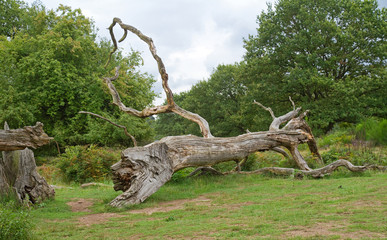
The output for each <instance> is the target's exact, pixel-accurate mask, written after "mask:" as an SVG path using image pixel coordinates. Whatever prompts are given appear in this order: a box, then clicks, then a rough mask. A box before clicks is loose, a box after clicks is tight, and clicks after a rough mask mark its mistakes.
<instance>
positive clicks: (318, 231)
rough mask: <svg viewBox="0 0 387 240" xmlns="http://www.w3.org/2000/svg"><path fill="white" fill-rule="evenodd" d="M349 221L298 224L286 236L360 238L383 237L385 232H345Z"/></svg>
mask: <svg viewBox="0 0 387 240" xmlns="http://www.w3.org/2000/svg"><path fill="white" fill-rule="evenodd" d="M347 225H348V224H347V223H340V224H337V223H335V222H326V223H323V222H320V223H317V224H315V225H313V226H311V227H305V226H298V227H295V229H293V230H290V231H287V232H286V233H285V235H284V237H286V238H288V237H317V236H340V238H349V239H359V238H369V237H371V238H382V237H386V236H385V235H384V234H381V233H375V232H369V231H364V230H359V231H354V232H344V231H345V230H344V229H345V228H346V227H347Z"/></svg>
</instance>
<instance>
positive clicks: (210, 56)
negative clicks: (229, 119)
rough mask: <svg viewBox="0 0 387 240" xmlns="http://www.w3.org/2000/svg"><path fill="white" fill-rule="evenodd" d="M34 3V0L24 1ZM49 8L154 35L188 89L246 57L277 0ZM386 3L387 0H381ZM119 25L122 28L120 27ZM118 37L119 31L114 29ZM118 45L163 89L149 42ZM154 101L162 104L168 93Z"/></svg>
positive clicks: (96, 0) (46, 1)
mask: <svg viewBox="0 0 387 240" xmlns="http://www.w3.org/2000/svg"><path fill="white" fill-rule="evenodd" d="M25 1H26V2H28V3H32V2H33V0H25ZM41 2H42V3H43V5H45V6H46V7H47V8H48V9H56V8H57V7H58V6H59V4H63V5H67V6H71V7H72V8H73V9H75V8H80V9H81V10H82V13H83V14H84V15H85V16H87V17H89V18H91V19H93V20H94V21H95V25H96V27H97V28H98V29H99V31H98V35H99V36H100V37H108V38H109V39H110V37H109V33H108V30H106V28H107V27H108V26H109V25H110V24H111V22H112V19H113V18H114V17H118V18H121V20H122V21H123V22H124V23H125V24H129V25H132V26H134V27H136V28H138V29H139V30H140V31H141V32H143V33H144V34H145V35H147V36H149V37H151V38H152V39H153V41H154V43H155V45H156V48H157V53H158V55H159V56H160V57H161V58H162V59H163V61H164V64H165V66H166V70H167V72H168V74H169V85H170V87H171V89H172V91H173V92H175V93H179V92H181V91H186V90H189V89H190V88H191V86H192V84H194V83H196V82H198V81H200V80H203V79H208V78H209V76H210V74H211V73H212V71H213V70H214V68H216V67H217V66H218V65H219V64H232V63H234V62H238V61H240V60H241V59H242V56H243V54H244V48H243V38H247V37H248V35H249V34H254V35H255V34H256V28H257V27H258V25H257V23H256V18H257V15H258V14H260V13H261V11H262V10H266V9H267V2H271V3H274V2H275V0H41ZM378 2H379V5H380V6H384V7H387V0H379V1H378ZM117 29H118V28H117ZM116 34H117V36H116V37H117V38H120V37H121V32H118V31H117V32H116ZM130 36H131V37H128V38H127V39H126V40H125V41H124V42H123V43H121V44H120V45H119V47H121V48H123V50H124V51H129V50H130V49H131V48H133V49H135V50H139V51H140V52H142V56H143V58H144V66H143V67H142V69H141V70H142V71H146V72H149V73H150V74H152V75H153V76H155V78H156V79H157V80H158V82H157V83H155V86H154V90H155V91H156V92H158V93H161V92H162V91H161V89H162V88H161V82H160V81H161V80H160V77H159V75H158V71H157V65H156V62H155V61H154V60H153V58H152V57H151V55H150V53H149V50H148V48H147V45H146V44H145V43H143V42H141V41H140V40H138V39H137V37H134V36H133V35H130ZM160 96H161V98H159V99H158V100H156V102H155V104H157V105H159V104H162V102H163V100H162V99H163V98H164V94H163V93H162V94H161V95H160Z"/></svg>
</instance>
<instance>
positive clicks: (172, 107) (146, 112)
mask: <svg viewBox="0 0 387 240" xmlns="http://www.w3.org/2000/svg"><path fill="white" fill-rule="evenodd" d="M116 24H118V25H119V26H120V27H121V28H122V29H123V30H124V35H123V37H122V38H121V39H120V40H119V42H122V41H124V40H125V38H126V36H127V32H128V31H130V32H132V33H134V34H135V35H137V36H138V37H139V38H140V39H141V40H142V41H144V42H145V43H147V44H148V46H149V50H150V52H151V54H152V56H153V58H154V59H155V60H156V62H157V66H158V70H159V73H160V76H161V79H162V86H163V89H164V92H165V94H166V96H167V105H164V106H156V107H150V108H145V109H143V110H142V111H138V110H136V109H133V108H130V107H126V106H125V105H124V104H123V103H122V102H121V99H120V96H119V94H118V92H117V90H116V88H115V87H114V85H113V83H112V79H111V78H105V79H104V80H105V83H106V84H107V86H108V88H109V91H110V94H111V95H112V97H113V103H114V104H116V105H117V106H118V107H119V108H120V110H122V111H124V112H126V113H128V114H131V115H133V116H136V117H140V118H145V117H149V116H151V115H155V114H160V113H168V112H174V113H176V114H178V115H180V116H182V117H184V118H186V119H188V120H190V121H193V122H195V123H197V124H198V125H199V127H200V131H201V133H202V135H203V137H205V138H209V137H212V135H211V131H210V128H209V125H208V122H207V121H206V120H205V119H204V118H202V117H201V116H199V115H198V114H195V113H192V112H190V111H187V110H185V109H183V108H181V107H179V106H178V105H177V104H176V103H175V101H174V99H173V93H172V90H171V89H170V88H169V85H168V74H167V71H166V69H165V66H164V63H163V61H162V59H161V58H160V57H159V56H158V55H157V52H156V47H155V45H154V43H153V40H152V39H151V38H150V37H148V36H146V35H144V34H143V33H142V32H141V31H139V30H138V29H137V28H135V27H133V26H130V25H127V24H124V23H122V21H121V19H119V18H114V19H113V23H112V24H111V25H110V26H109V32H110V36H111V39H112V41H113V45H114V48H113V50H112V51H111V52H110V55H109V60H108V62H107V63H106V66H107V65H108V64H109V63H110V60H111V56H112V54H113V53H114V52H115V51H116V50H117V48H118V46H117V40H116V38H115V36H114V32H113V28H114V26H115V25H116ZM117 74H118V71H117V70H116V75H117Z"/></svg>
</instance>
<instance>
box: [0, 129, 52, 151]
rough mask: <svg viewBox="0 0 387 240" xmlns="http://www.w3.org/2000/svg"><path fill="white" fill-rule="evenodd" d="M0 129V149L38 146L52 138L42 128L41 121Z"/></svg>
mask: <svg viewBox="0 0 387 240" xmlns="http://www.w3.org/2000/svg"><path fill="white" fill-rule="evenodd" d="M4 127H5V128H8V130H0V151H14V150H22V149H24V148H26V147H28V148H38V147H41V146H43V145H46V144H48V143H49V142H50V140H52V139H53V138H52V137H49V136H48V135H47V134H46V133H45V132H44V130H43V123H40V122H37V123H36V124H35V126H26V127H23V128H19V129H12V130H9V127H8V124H7V123H5V124H4Z"/></svg>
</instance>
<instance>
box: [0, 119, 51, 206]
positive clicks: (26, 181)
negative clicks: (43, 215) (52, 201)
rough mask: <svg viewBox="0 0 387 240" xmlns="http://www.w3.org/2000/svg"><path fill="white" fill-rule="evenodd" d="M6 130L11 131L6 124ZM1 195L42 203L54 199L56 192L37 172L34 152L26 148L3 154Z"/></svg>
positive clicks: (0, 175)
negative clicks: (12, 195)
mask: <svg viewBox="0 0 387 240" xmlns="http://www.w3.org/2000/svg"><path fill="white" fill-rule="evenodd" d="M4 129H5V130H9V127H8V124H7V123H5V124H4ZM46 136H47V135H46ZM19 145H20V144H19ZM0 194H1V195H7V194H14V195H15V196H16V198H17V199H18V200H19V201H20V202H31V203H40V202H42V201H43V200H45V199H48V198H53V197H54V196H55V191H54V188H53V187H51V186H50V185H48V183H47V182H46V180H45V179H44V178H43V177H42V176H40V175H39V173H38V172H37V171H36V163H35V157H34V153H33V152H32V150H30V149H28V148H25V149H24V150H15V151H3V152H2V158H1V159H0Z"/></svg>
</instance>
